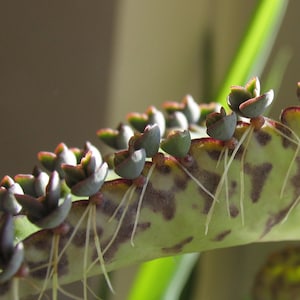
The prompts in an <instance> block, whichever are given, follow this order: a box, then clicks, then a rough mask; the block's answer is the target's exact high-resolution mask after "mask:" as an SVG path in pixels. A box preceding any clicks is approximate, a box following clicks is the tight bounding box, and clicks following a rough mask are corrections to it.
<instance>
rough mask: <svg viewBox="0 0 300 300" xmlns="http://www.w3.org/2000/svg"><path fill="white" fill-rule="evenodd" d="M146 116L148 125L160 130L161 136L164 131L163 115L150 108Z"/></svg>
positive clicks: (164, 121)
mask: <svg viewBox="0 0 300 300" xmlns="http://www.w3.org/2000/svg"><path fill="white" fill-rule="evenodd" d="M146 114H147V115H148V124H150V125H153V124H157V125H158V127H159V129H160V135H161V136H163V135H164V133H165V130H166V120H165V117H164V115H163V113H162V112H161V111H159V110H157V109H156V108H155V107H154V106H150V107H149V108H148V109H147V111H146Z"/></svg>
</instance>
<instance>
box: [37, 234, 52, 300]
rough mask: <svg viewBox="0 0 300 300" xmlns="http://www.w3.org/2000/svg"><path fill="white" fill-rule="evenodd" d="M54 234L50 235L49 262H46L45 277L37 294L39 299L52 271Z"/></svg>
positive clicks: (39, 299)
mask: <svg viewBox="0 0 300 300" xmlns="http://www.w3.org/2000/svg"><path fill="white" fill-rule="evenodd" d="M54 240H55V234H54V235H53V237H52V241H51V248H50V253H49V262H48V264H47V271H46V276H45V279H44V283H43V286H42V288H41V290H40V293H39V296H38V300H41V299H42V297H43V295H44V293H45V291H46V289H47V286H48V282H49V280H50V278H51V275H52V273H53V262H54V259H53V257H54V248H55V241H54ZM41 267H44V266H41Z"/></svg>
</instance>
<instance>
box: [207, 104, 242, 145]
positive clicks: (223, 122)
mask: <svg viewBox="0 0 300 300" xmlns="http://www.w3.org/2000/svg"><path fill="white" fill-rule="evenodd" d="M236 124H237V115H236V114H235V113H234V112H233V113H232V114H230V115H226V112H225V110H224V108H223V107H222V108H221V110H220V113H217V112H213V113H211V114H209V115H208V116H207V119H206V127H207V134H208V135H209V136H211V137H213V138H215V139H217V140H220V141H228V140H230V139H231V138H232V136H233V134H234V131H235V128H236Z"/></svg>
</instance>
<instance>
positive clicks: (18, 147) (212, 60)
mask: <svg viewBox="0 0 300 300" xmlns="http://www.w3.org/2000/svg"><path fill="white" fill-rule="evenodd" d="M282 1H285V0H282ZM258 2H259V1H254V0H251V1H239V0H229V1H221V0H197V1H196V0H190V1H188V2H186V1H178V0H164V1H158V0H152V1H138V0H126V1H125V0H124V1H122V0H119V1H118V0H116V1H102V0H94V1H82V0H63V1H61V0H60V1H58V0H53V1H40V0H27V1H1V2H0V130H1V139H0V143H1V147H0V176H1V178H2V177H3V176H4V175H6V174H8V175H10V176H14V175H15V174H17V173H30V172H31V170H32V167H33V166H34V165H35V164H36V163H37V160H36V153H37V152H38V151H40V150H47V151H53V150H54V148H55V147H56V145H57V144H58V143H60V142H62V141H63V142H65V143H66V144H67V145H68V146H78V147H82V146H83V144H84V142H85V141H86V140H89V141H91V142H92V143H94V144H95V145H97V146H100V142H99V141H98V140H97V137H96V135H95V132H96V130H97V129H99V128H100V127H116V126H117V125H118V123H119V122H120V121H125V118H126V114H127V113H128V112H130V111H139V112H143V111H145V109H146V108H147V107H148V106H149V105H150V104H152V105H156V106H157V107H160V105H161V104H162V102H163V101H166V100H175V101H180V100H181V98H182V97H183V96H184V95H185V94H186V93H190V94H192V95H193V96H194V98H195V99H196V100H198V101H202V100H203V101H208V100H210V101H211V100H214V97H215V95H216V94H217V89H218V87H219V86H220V84H221V83H222V79H223V78H224V77H225V76H226V72H227V70H228V67H229V65H230V62H231V60H232V58H233V56H234V54H235V51H236V49H237V47H238V44H239V42H240V40H241V38H242V36H243V32H244V29H245V27H246V25H247V22H248V20H249V17H250V16H251V13H252V10H253V8H254V7H255V5H256V4H257V3H258ZM299 11H300V2H299V1H290V2H289V5H288V8H287V13H286V16H285V18H284V21H283V23H282V26H281V29H280V31H279V35H278V37H277V39H276V42H275V45H274V47H273V50H272V53H271V56H270V58H269V61H268V64H267V68H266V69H265V72H264V74H267V73H268V71H269V70H270V68H271V67H272V65H273V64H274V63H275V62H276V60H277V59H278V53H282V52H280V51H283V52H284V53H286V55H287V56H288V57H290V60H289V62H288V64H287V68H286V70H284V74H283V80H282V82H281V86H280V89H279V90H276V91H275V93H276V101H275V105H274V107H273V108H272V111H271V114H272V116H273V117H274V118H278V116H279V113H280V110H281V109H282V108H283V107H284V106H286V105H288V104H297V100H296V95H295V89H296V82H297V81H299V80H300V74H299V70H300V57H299V53H300V41H299V38H297V36H298V35H297V33H298V31H299V25H300V24H299ZM264 74H263V75H262V77H261V78H262V80H261V81H262V83H263V78H264ZM232 84H235V83H234V82H232ZM228 89H229V87H228ZM252 247H253V246H252ZM270 247H271V248H273V247H274V245H271V246H270ZM253 249H254V248H251V247H250V248H249V247H248V248H247V247H239V248H236V249H234V250H231V249H227V250H222V251H221V250H218V251H213V252H211V253H209V254H207V259H206V260H205V261H206V262H207V264H209V259H211V261H213V262H217V263H216V265H217V267H218V268H220V262H221V261H222V262H223V263H229V262H230V263H231V264H232V263H235V264H239V261H243V262H247V259H248V257H249V256H247V255H248V254H247V253H251V252H252V253H253ZM255 249H257V248H255ZM265 249H266V248H265V247H264V248H263V249H262V248H261V249H260V248H259V250H256V251H260V252H264V251H267V250H265ZM232 251H234V253H235V254H234V255H232V253H233V252H232ZM215 252H216V253H215ZM227 255H228V256H227ZM203 261H204V260H203ZM249 261H250V263H249V266H251V268H252V269H255V268H257V267H255V266H253V265H252V263H251V260H249ZM207 264H206V263H202V268H206V266H207ZM207 268H208V269H209V270H211V272H212V273H211V274H215V273H213V268H212V265H210V266H209V267H207ZM224 268H225V269H226V268H229V266H228V265H226V264H224ZM245 268H246V267H245ZM132 269H134V268H130V269H125V270H123V271H122V272H117V274H116V275H115V279H116V281H118V280H120V281H122V282H123V283H124V285H123V287H121V286H119V285H117V286H116V290H117V295H118V296H116V297H115V298H114V299H124V294H126V288H127V287H128V286H129V285H130V280H131V278H132V275H129V274H131V273H129V271H131V270H132ZM243 271H245V273H247V272H248V273H249V272H250V271H248V269H243ZM124 274H125V276H124ZM205 274H206V275H207V276H206V278H207V280H208V281H209V278H210V277H209V276H210V275H209V274H210V273H207V271H206V273H205ZM212 276H213V277H214V276H215V275H212ZM226 276H227V277H229V276H228V275H226ZM226 276H225V277H226ZM232 276H233V275H232ZM237 277H240V276H236V279H237V280H238V278H237ZM227 279H228V278H224V276H223V277H222V278H220V280H221V281H222V282H223V283H224V286H225V287H224V290H226V280H227ZM215 280H217V279H216V278H215ZM239 280H241V279H239ZM243 282H244V283H245V282H246V281H243ZM243 282H242V283H241V285H240V283H238V282H237V284H239V285H240V286H242V285H243ZM245 285H247V282H246V283H245ZM209 289H210V290H211V289H212V287H209ZM202 293H204V294H205V291H202ZM204 294H202V295H204ZM118 297H119V298H118ZM199 299H201V298H199ZM205 299H211V300H214V299H217V298H214V297H213V296H211V298H205ZM223 299H225V298H224V297H223ZM228 299H229V298H228Z"/></svg>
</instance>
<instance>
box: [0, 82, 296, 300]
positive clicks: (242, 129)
mask: <svg viewBox="0 0 300 300" xmlns="http://www.w3.org/2000/svg"><path fill="white" fill-rule="evenodd" d="M297 93H298V97H299V94H300V83H298V89H297ZM272 100H273V91H272V90H270V91H268V92H265V93H261V92H260V83H259V80H258V78H257V77H255V78H253V79H251V80H250V81H249V82H248V83H247V84H246V86H245V87H242V86H232V87H231V89H230V93H229V96H228V98H227V101H228V105H229V107H230V109H231V112H230V113H226V111H225V109H224V108H223V107H220V105H218V104H210V105H205V104H198V103H196V102H195V101H194V99H193V98H192V97H191V96H189V95H188V96H186V97H184V99H183V100H182V102H181V103H177V102H167V103H165V104H164V105H163V107H164V110H165V113H163V112H161V111H160V110H158V109H156V108H155V107H153V106H151V107H149V108H148V109H147V111H146V112H145V113H142V114H140V113H131V114H129V115H128V122H129V124H130V125H131V126H129V125H125V124H120V125H119V126H118V128H117V129H116V130H113V129H100V130H99V131H98V132H97V135H98V137H99V138H100V139H101V140H102V141H103V142H105V143H106V144H107V145H109V146H111V147H112V148H114V149H115V152H114V153H113V154H111V155H108V156H105V157H102V155H101V154H100V152H99V150H98V149H97V148H96V147H95V146H93V145H92V144H91V143H89V142H86V144H85V145H84V147H83V148H82V149H78V148H68V147H67V146H66V145H65V144H63V143H61V144H59V145H58V146H57V147H56V149H55V150H54V152H53V153H52V152H40V153H39V154H38V159H39V161H40V163H41V165H42V166H43V169H45V170H46V171H44V170H43V169H41V168H39V167H35V168H34V169H33V172H32V174H18V175H16V176H14V177H13V178H11V177H9V176H5V177H4V178H3V179H2V181H1V187H0V209H1V219H0V221H1V222H0V266H1V273H0V299H26V298H27V299H30V297H32V296H30V295H35V296H34V297H35V299H44V298H45V299H47V297H46V296H45V292H46V290H47V289H52V299H58V296H57V295H58V292H61V293H62V294H66V295H67V296H69V298H70V299H88V296H89V294H90V293H92V292H91V291H90V289H89V286H88V284H87V279H88V277H91V276H95V275H97V274H100V273H102V274H104V276H105V278H106V282H107V284H108V286H109V287H110V289H111V290H112V291H113V286H112V284H111V282H110V279H109V275H108V273H109V272H110V271H112V270H116V269H118V268H121V267H124V266H127V265H130V264H133V263H137V262H141V261H145V260H150V259H153V258H157V257H164V256H172V255H177V254H181V253H188V252H199V251H203V250H209V249H216V248H221V247H230V246H235V245H243V244H248V243H253V242H267V241H284V240H299V239H300V231H299V226H298V225H299V217H300V208H299V206H298V203H299V200H300V154H299V149H300V107H298V106H294V107H288V108H286V109H284V110H283V111H282V113H281V117H280V121H275V120H272V119H269V118H266V117H264V116H263V114H264V111H265V109H266V108H267V107H268V106H269V105H270V104H271V102H272ZM206 133H207V134H206ZM292 254H293V253H292ZM262 278H263V276H262ZM267 278H268V276H267ZM77 280H81V281H82V286H83V294H82V295H80V296H78V295H76V296H75V295H72V294H70V293H69V292H67V291H66V290H64V288H63V285H64V284H67V283H70V282H74V281H77ZM265 286H267V284H265V285H262V280H260V281H259V284H258V286H257V288H256V289H255V290H254V295H253V297H254V299H265V300H266V299H274V298H272V294H271V292H269V291H268V290H267V289H266V288H265ZM92 294H93V293H92ZM270 295H271V296H270ZM94 297H95V298H96V299H97V296H96V295H94ZM31 299H32V298H31ZM280 299H290V298H280Z"/></svg>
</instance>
